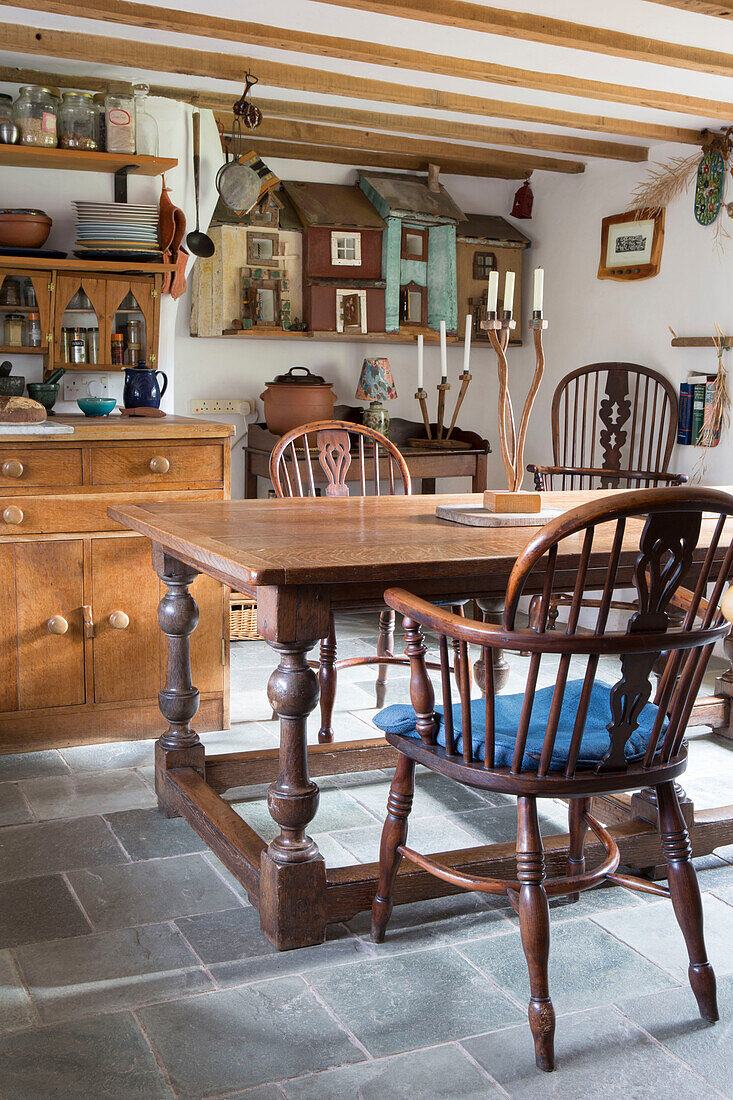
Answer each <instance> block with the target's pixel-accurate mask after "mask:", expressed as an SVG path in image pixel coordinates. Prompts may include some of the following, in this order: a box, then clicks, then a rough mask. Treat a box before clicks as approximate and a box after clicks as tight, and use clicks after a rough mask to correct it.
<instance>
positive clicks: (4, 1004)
mask: <svg viewBox="0 0 733 1100" xmlns="http://www.w3.org/2000/svg"><path fill="white" fill-rule="evenodd" d="M0 989H1V990H2V996H1V997H0V1031H15V1030H16V1029H18V1028H22V1027H31V1026H32V1025H33V1024H35V1023H36V1014H35V1012H34V1011H33V1006H32V1005H31V999H30V997H29V996H28V994H27V993H26V991H25V989H24V988H23V983H22V982H21V980H20V975H19V974H18V971H17V969H16V967H15V963H14V962H13V959H12V956H11V954H10V952H9V951H0ZM0 1049H1V1048H0ZM2 1081H3V1074H2V1059H1V1058H0V1096H5V1093H4V1092H3V1088H2Z"/></svg>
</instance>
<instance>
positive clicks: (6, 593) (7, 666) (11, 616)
mask: <svg viewBox="0 0 733 1100" xmlns="http://www.w3.org/2000/svg"><path fill="white" fill-rule="evenodd" d="M0 623H2V629H0V711H2V712H6V711H9V710H17V709H18V647H17V642H16V634H17V629H16V625H17V624H16V618H15V547H14V546H12V545H11V544H10V543H4V544H3V545H0Z"/></svg>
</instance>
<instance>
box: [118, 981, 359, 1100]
mask: <svg viewBox="0 0 733 1100" xmlns="http://www.w3.org/2000/svg"><path fill="white" fill-rule="evenodd" d="M340 969H341V968H339V970H340ZM346 969H351V968H350V967H349V968H346ZM138 1018H139V1019H140V1022H141V1023H142V1026H143V1028H144V1029H145V1032H146V1034H147V1035H148V1037H149V1038H150V1040H151V1042H152V1044H153V1046H154V1048H155V1049H156V1050H157V1052H158V1054H159V1055H160V1057H161V1059H162V1061H163V1064H164V1066H165V1067H166V1069H167V1071H168V1073H169V1075H170V1079H171V1082H172V1084H173V1087H174V1089H175V1090H176V1093H177V1095H178V1096H179V1097H180V1098H181V1100H200V1098H201V1097H204V1096H209V1095H212V1094H213V1095H215V1096H216V1095H218V1094H220V1093H227V1092H234V1091H235V1090H236V1089H244V1088H246V1087H247V1086H249V1085H259V1084H265V1083H267V1082H270V1081H279V1080H282V1079H283V1078H286V1077H295V1076H296V1075H297V1074H303V1073H308V1072H313V1071H316V1070H323V1069H328V1068H330V1067H331V1066H340V1065H345V1064H347V1063H350V1062H360V1061H362V1060H363V1058H364V1055H363V1054H362V1052H361V1051H360V1050H359V1048H358V1047H357V1046H356V1045H355V1044H354V1043H352V1042H351V1040H350V1039H349V1037H348V1035H347V1034H346V1033H345V1032H344V1031H343V1030H342V1029H341V1028H340V1027H339V1025H338V1024H337V1023H336V1021H335V1020H334V1019H333V1017H332V1016H331V1015H330V1014H329V1013H328V1012H327V1011H326V1009H325V1008H324V1007H323V1005H322V1004H320V1003H319V1001H318V999H317V998H316V997H315V996H314V995H313V993H312V992H311V990H310V989H309V988H308V986H307V985H306V983H305V982H304V981H303V979H302V978H299V977H288V978H276V979H275V980H274V981H270V982H258V983H257V984H255V985H248V986H245V987H243V988H241V989H230V990H224V991H221V992H215V993H207V994H205V995H203V996H201V997H187V998H185V999H184V1000H179V1001H170V1002H168V1003H167V1004H159V1005H152V1006H149V1007H148V1008H143V1009H141V1010H140V1011H139V1012H138Z"/></svg>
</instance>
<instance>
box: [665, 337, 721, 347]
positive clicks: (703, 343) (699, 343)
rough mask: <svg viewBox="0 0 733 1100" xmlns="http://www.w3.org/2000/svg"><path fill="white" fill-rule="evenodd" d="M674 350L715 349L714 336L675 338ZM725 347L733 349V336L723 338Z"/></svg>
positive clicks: (673, 341)
mask: <svg viewBox="0 0 733 1100" xmlns="http://www.w3.org/2000/svg"><path fill="white" fill-rule="evenodd" d="M672 347H673V348H714V347H715V342H714V340H713V338H712V336H675V337H674V339H673V340H672ZM723 347H725V348H733V336H724V337H723Z"/></svg>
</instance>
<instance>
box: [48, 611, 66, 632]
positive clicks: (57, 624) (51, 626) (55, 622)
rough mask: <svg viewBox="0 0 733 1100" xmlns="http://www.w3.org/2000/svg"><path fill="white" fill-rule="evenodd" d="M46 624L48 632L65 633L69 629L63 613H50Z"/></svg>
mask: <svg viewBox="0 0 733 1100" xmlns="http://www.w3.org/2000/svg"><path fill="white" fill-rule="evenodd" d="M46 626H47V627H48V633H49V634H65V633H66V631H67V630H68V629H69V624H68V622H67V621H66V619H65V618H64V616H63V615H52V616H51V618H50V619H49V620H48V622H47V623H46Z"/></svg>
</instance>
